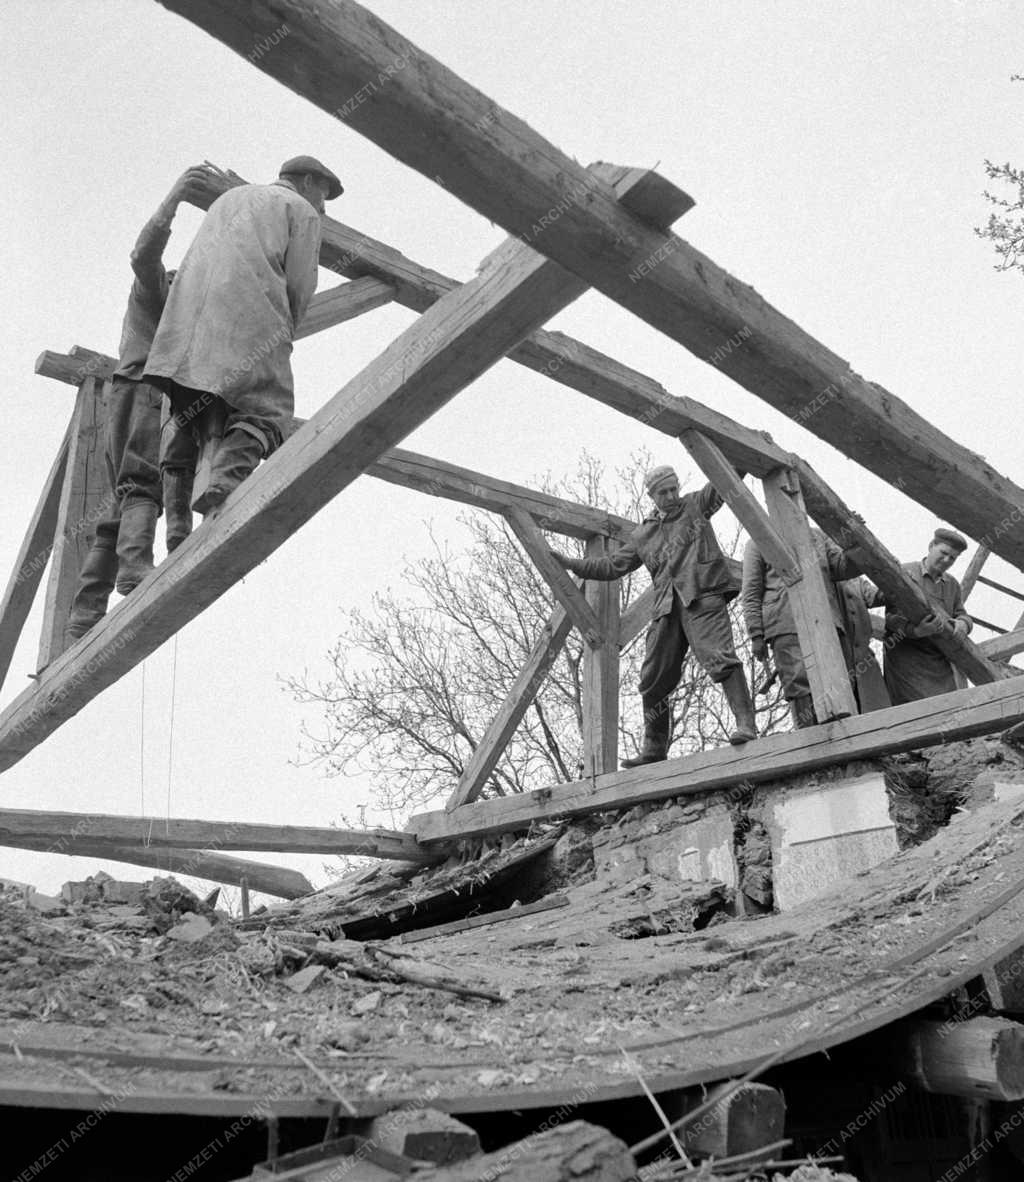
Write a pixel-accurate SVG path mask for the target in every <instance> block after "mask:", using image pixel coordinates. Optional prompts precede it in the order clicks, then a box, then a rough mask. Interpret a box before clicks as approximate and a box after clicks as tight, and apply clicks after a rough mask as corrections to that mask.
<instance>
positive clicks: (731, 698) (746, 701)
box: [722, 668, 757, 746]
mask: <svg viewBox="0 0 1024 1182" xmlns="http://www.w3.org/2000/svg"><path fill="white" fill-rule="evenodd" d="M722 689H723V690H724V691H725V697H726V701H728V703H729V709H730V710H731V711H732V713H733V717H734V718H735V719H736V729H735V730H734V731H733V732H732V734H731V735H730V736H729V742H730V743H732V744H733V745H734V746H739V744H740V743H749V742H750V741H751V739H756V738H757V723H756V722H755V721H754V703H753V702H752V701H751V698H750V688H749V687H748V685H747V679H746V678H745V677H744V676H743V670H742V669H739V668H737V669H731V670H730V671H729V676H728V677H727V678H726V679H725V681H723V682H722Z"/></svg>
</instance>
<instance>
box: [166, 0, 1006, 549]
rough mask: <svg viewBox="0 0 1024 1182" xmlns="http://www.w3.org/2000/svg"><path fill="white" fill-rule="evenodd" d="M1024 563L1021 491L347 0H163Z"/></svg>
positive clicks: (841, 447) (983, 540) (920, 499)
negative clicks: (265, 46) (278, 35)
mask: <svg viewBox="0 0 1024 1182" xmlns="http://www.w3.org/2000/svg"><path fill="white" fill-rule="evenodd" d="M161 2H162V3H163V4H164V6H165V7H167V8H169V9H171V10H172V11H175V12H178V13H180V14H181V15H183V16H185V17H186V18H187V19H189V20H190V21H192V22H193V23H195V24H196V25H198V26H199V27H200V28H202V29H205V30H206V31H207V32H208V33H210V34H211V35H213V36H214V37H216V38H218V39H219V40H221V41H223V42H224V43H225V44H226V45H228V46H229V47H230V48H232V49H233V50H234V51H235V52H236V53H238V54H239V55H241V56H242V57H245V58H247V59H248V60H250V61H252V60H253V58H252V46H253V44H254V41H255V40H258V39H259V38H260V37H269V36H274V34H275V32H276V31H279V29H280V27H281V24H282V22H286V23H287V26H288V33H289V35H288V36H287V37H286V38H283V39H280V40H279V41H278V43H276V45H275V49H274V52H273V53H268V54H264V55H263V56H262V57H260V58H258V59H257V60H256V61H255V65H256V67H257V68H258V69H260V70H262V71H264V72H265V73H267V74H269V75H270V76H271V77H273V78H276V79H277V80H278V81H280V82H282V83H283V84H284V85H285V86H288V87H289V88H290V89H291V90H293V91H295V92H296V93H298V94H300V95H302V96H303V97H305V98H307V99H309V100H310V101H311V102H313V103H315V104H316V105H317V106H319V107H321V108H322V109H323V110H325V111H327V112H328V113H330V114H332V115H334V116H336V117H338V118H341V119H344V120H345V122H346V123H347V124H348V125H349V126H351V127H352V128H353V129H354V130H356V131H358V132H359V133H360V134H362V135H364V136H366V137H367V138H368V139H370V140H372V141H373V142H374V143H376V144H378V145H379V146H380V147H382V148H384V149H385V150H386V151H388V152H390V153H391V155H392V156H394V157H395V158H396V159H398V160H400V161H402V162H403V163H404V164H407V165H408V166H409V167H411V168H414V169H416V170H417V171H418V172H420V173H422V174H423V175H424V176H426V177H429V178H431V179H433V180H436V181H438V182H439V183H440V184H442V185H443V186H444V187H445V188H446V189H447V190H448V191H449V192H450V193H452V194H453V195H454V196H456V197H458V198H459V199H460V200H461V201H464V202H465V203H466V204H467V205H469V206H470V207H471V208H473V209H475V210H476V211H477V212H478V213H481V214H483V215H484V216H485V217H487V218H489V219H491V220H492V221H495V222H497V223H498V224H499V225H501V226H503V227H504V228H505V229H506V230H508V231H509V233H511V234H516V235H520V236H522V237H523V239H524V240H527V241H529V242H530V243H531V245H533V246H534V247H535V248H536V249H537V250H539V251H542V252H543V253H545V254H547V255H548V256H549V257H550V258H552V259H555V260H557V261H558V262H559V263H561V264H562V266H564V267H566V268H568V269H569V270H571V271H573V272H574V273H575V274H577V275H580V276H582V277H583V278H585V279H586V280H587V281H588V283H590V284H591V285H593V286H594V287H595V288H597V289H598V290H599V291H602V292H603V293H604V294H605V295H607V296H609V297H610V298H611V299H613V300H616V301H617V302H619V303H621V304H622V305H623V306H624V307H626V308H628V309H629V310H630V311H631V312H634V313H635V314H636V315H637V316H639V317H640V318H641V319H642V320H645V321H647V322H648V323H649V324H651V325H653V326H654V327H655V328H657V329H659V330H660V331H662V332H664V333H666V334H667V335H668V336H669V337H671V338H672V339H673V340H675V341H678V342H679V343H680V344H681V345H683V346H684V347H685V348H687V349H689V350H690V351H691V352H692V353H693V354H695V356H697V357H698V358H700V359H701V360H704V361H707V362H708V363H709V364H712V365H714V366H715V367H716V368H718V369H720V370H722V372H724V373H727V374H728V375H729V376H730V377H732V378H733V379H734V380H735V381H737V382H739V383H740V385H742V386H744V387H745V388H746V389H748V390H750V391H751V392H752V393H754V394H756V395H757V396H758V397H760V398H763V399H764V400H765V401H767V402H769V403H770V404H771V405H772V406H774V407H776V408H777V409H778V410H780V411H782V412H783V413H785V414H787V415H789V416H790V417H791V418H793V419H794V420H795V421H797V422H798V423H801V424H802V425H804V426H806V427H807V428H808V429H809V430H810V431H812V432H813V433H814V434H816V435H818V436H819V437H820V438H822V439H825V440H827V441H828V442H829V443H831V444H833V445H834V446H835V447H837V448H838V449H839V450H840V451H841V452H843V453H844V454H845V455H847V456H849V457H850V458H852V459H854V460H856V461H858V462H859V463H860V464H862V465H863V466H864V467H866V468H868V469H869V470H870V471H872V472H874V473H875V474H876V475H878V476H880V477H882V478H883V479H885V480H888V481H891V482H892V483H894V484H896V486H897V487H898V488H900V489H901V490H902V491H903V492H905V493H906V494H907V495H908V496H910V497H912V498H913V499H914V500H916V501H918V502H919V503H920V504H922V505H925V506H927V507H928V508H929V509H931V510H932V511H933V512H934V513H937V514H938V515H939V516H940V517H942V518H943V519H945V520H947V521H950V522H953V523H954V524H955V525H957V526H959V527H960V528H961V529H963V530H964V531H965V532H966V533H968V534H969V535H971V536H972V537H974V538H976V539H977V540H978V541H979V542H981V543H982V544H984V545H986V546H988V547H989V548H990V549H991V550H992V551H993V552H994V553H996V554H999V555H1000V556H1001V557H1003V558H1005V559H1007V560H1008V561H1010V562H1012V563H1013V564H1014V565H1016V566H1018V567H1022V568H1024V490H1022V489H1021V488H1019V487H1018V486H1017V485H1015V484H1013V483H1012V482H1011V481H1009V480H1007V479H1006V478H1005V477H1004V476H1002V475H1000V474H999V473H998V472H996V471H995V470H994V469H993V468H992V467H991V466H990V465H989V464H987V463H986V462H985V461H984V459H982V457H980V456H978V455H976V454H975V453H974V452H971V451H969V450H968V449H967V448H965V447H963V446H962V445H960V444H958V443H956V442H955V441H954V440H952V439H950V438H949V437H948V436H947V435H945V434H943V433H942V432H941V431H939V430H938V429H937V428H936V427H935V426H933V425H932V424H931V423H929V422H928V421H927V420H926V419H925V418H923V417H922V416H921V415H919V414H917V413H916V412H915V411H913V410H912V409H911V408H910V407H909V406H907V405H906V404H905V403H903V402H901V401H900V400H899V399H898V398H896V397H895V396H894V395H893V394H891V393H889V392H888V391H887V390H884V389H882V388H881V387H879V386H877V385H875V384H873V383H871V382H869V381H866V380H865V379H864V378H862V377H860V375H859V374H856V373H854V371H853V370H852V369H851V368H850V366H849V365H848V364H847V363H846V362H845V361H844V360H843V359H842V358H841V357H839V356H837V355H836V354H835V353H833V352H832V351H831V350H829V349H827V348H826V347H825V346H824V345H823V344H821V342H819V341H817V340H815V339H814V338H813V337H812V336H811V335H810V334H808V333H806V332H804V331H803V330H802V329H801V328H799V327H798V326H797V325H796V324H794V323H793V322H792V321H791V320H789V319H788V318H787V317H785V316H784V315H783V314H782V313H781V312H779V311H777V310H776V309H775V308H773V307H771V305H769V304H768V303H767V302H766V301H765V300H764V299H762V298H761V296H759V295H758V294H757V292H756V291H754V290H753V289H752V288H750V287H748V286H747V285H746V284H743V283H741V282H740V281H738V280H736V279H734V278H733V277H732V276H730V275H729V274H728V273H727V272H725V271H723V270H722V268H720V267H718V266H716V265H715V263H713V262H712V261H711V259H709V258H707V257H706V256H704V255H702V254H701V253H700V252H699V251H697V250H695V249H694V248H693V247H691V246H690V245H689V244H687V243H685V242H683V241H682V240H680V239H679V238H677V237H675V236H673V235H670V234H666V233H664V232H659V231H657V230H655V229H653V228H652V227H651V226H649V225H648V224H646V223H645V222H644V221H643V220H641V218H639V217H635V216H632V215H630V214H628V213H626V212H625V211H623V210H622V209H621V208H619V207H618V206H617V205H616V203H615V201H614V197H613V194H612V192H611V191H610V189H609V188H608V187H607V186H605V185H603V184H602V183H601V182H600V180H599V179H597V178H596V177H594V176H593V175H592V174H588V172H587V171H586V170H585V169H583V168H582V167H581V166H580V165H579V164H577V163H576V162H575V161H574V160H572V159H571V158H570V157H569V156H567V155H565V153H563V152H561V151H559V150H558V149H557V148H556V147H555V146H554V145H553V144H551V143H549V142H548V141H547V140H545V139H544V138H543V137H542V136H540V135H538V134H537V133H536V132H534V131H533V130H532V129H531V128H530V127H528V126H527V125H526V124H525V123H523V122H522V120H520V119H517V118H516V117H515V116H513V115H512V114H510V113H509V112H508V111H505V110H503V109H502V108H501V107H499V106H498V105H497V104H496V103H494V102H493V101H492V100H490V99H489V98H487V96H486V95H484V94H482V93H481V92H480V91H478V90H477V89H475V88H474V87H473V86H470V85H469V84H468V83H467V82H464V81H463V80H462V79H461V78H459V77H458V75H456V74H455V73H453V72H452V71H451V70H449V69H447V68H446V67H444V66H442V65H441V64H440V63H439V62H438V61H436V60H435V59H434V58H432V57H430V56H429V55H428V54H426V53H424V52H423V51H422V50H420V49H419V48H418V47H417V46H415V45H414V44H412V43H411V42H410V41H408V40H407V39H406V38H404V37H402V36H401V34H399V33H398V32H397V31H396V30H394V29H393V28H391V27H390V26H389V25H387V24H385V23H384V22H383V21H381V20H379V19H378V18H377V17H375V16H374V15H373V14H372V13H370V12H369V11H367V9H365V8H363V7H362V6H361V5H359V4H357V3H355V2H354V0H334V3H332V4H330V5H326V4H323V3H319V2H317V0H161Z"/></svg>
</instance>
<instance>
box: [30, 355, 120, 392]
mask: <svg viewBox="0 0 1024 1182" xmlns="http://www.w3.org/2000/svg"><path fill="white" fill-rule="evenodd" d="M76 347H77V346H76ZM90 352H91V351H90ZM100 356H102V355H101V354H96V353H91V356H90V357H76V356H74V355H73V354H71V355H69V354H66V353H54V352H53V351H52V350H50V349H45V350H44V351H43V352H42V353H40V354H39V356H38V357H37V358H36V364H35V372H36V373H37V374H39V375H40V377H44V378H53V379H54V380H55V381H58V382H66V383H67V384H68V385H70V386H80V385H81V384H82V383H83V382H84V381H85V379H86V378H89V377H95V378H98V379H99V380H100V381H106V380H107V379H108V378H109V377H111V376H112V374H113V372H114V370H115V369H116V368H117V362H116V361H115V360H114V358H113V357H104V358H103V360H102V361H98V360H96V358H98V357H100Z"/></svg>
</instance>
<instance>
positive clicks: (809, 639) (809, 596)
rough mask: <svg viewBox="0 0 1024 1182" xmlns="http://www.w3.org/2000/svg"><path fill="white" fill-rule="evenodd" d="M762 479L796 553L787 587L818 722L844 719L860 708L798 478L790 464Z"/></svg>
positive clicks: (772, 510) (780, 526)
mask: <svg viewBox="0 0 1024 1182" xmlns="http://www.w3.org/2000/svg"><path fill="white" fill-rule="evenodd" d="M763 483H764V493H765V500H766V501H767V503H768V514H769V516H770V517H771V519H772V521H773V522H774V524H775V527H776V529H777V530H778V531H779V533H780V534H781V535H782V537H783V538H784V539H785V542H786V545H787V546H788V548H789V549H790V551H791V552H792V553H793V555H794V557H795V558H796V562H797V567H798V568H799V570H800V574H801V576H802V577H801V578H800V580H799V582H796V583H793V584H791V585H790V586H789V587H788V588H787V591H788V594H789V602H790V606H791V607H792V609H793V618H794V619H795V621H796V630H797V636H798V637H799V640H800V651H801V653H802V654H803V658H804V666H805V667H806V669H807V679H808V681H809V682H810V684H811V697H812V698H813V700H814V712H815V714H817V716H818V720H819V721H820V722H827V721H828V720H829V719H832V718H846V717H847V716H848V715H851V714H856V713H857V703H856V699H855V698H854V695H853V686H852V685H851V684H850V676H849V673H848V672H847V669H846V662H845V661H844V660H843V650H842V648H841V647H840V644H839V638H838V636H837V635H836V626H835V621H834V620H833V618H832V608H831V604H830V601H829V597H828V591H827V590H826V587H825V579H824V577H823V576H822V572H821V565H820V559H819V557H818V551H817V548H816V547H815V545H814V538H813V537H812V536H811V527H810V525H809V524H808V521H807V513H806V510H805V509H804V499H803V495H802V494H801V492H800V481H799V479H798V478H797V475H796V473H795V472H794V471H792V469H790V468H777V469H776V470H775V471H774V472H769V473H768V475H767V476H765V478H764V482H763Z"/></svg>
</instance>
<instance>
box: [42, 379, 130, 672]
mask: <svg viewBox="0 0 1024 1182" xmlns="http://www.w3.org/2000/svg"><path fill="white" fill-rule="evenodd" d="M104 415H105V412H104V391H103V383H101V382H100V381H99V380H98V379H97V378H91V377H90V378H86V379H85V381H84V382H83V383H82V385H81V387H80V389H79V391H78V395H77V397H76V399H75V409H74V412H73V414H72V417H71V433H70V441H69V446H68V458H67V465H66V467H65V471H64V481H63V484H62V487H61V493H60V502H59V505H58V507H57V521H56V523H55V526H54V533H53V551H52V556H51V562H50V575H49V579H48V580H47V584H46V597H45V600H44V605H43V624H42V633H41V636H40V641H39V656H38V666H39V668H40V669H42V668H44V667H45V666H46V665H48V664H50V662H51V661H53V660H54V658H56V657H59V656H60V654H61V653H62V652H63V651H64V649H65V647H66V645H65V642H64V627H65V625H66V624H67V622H68V616H69V614H70V612H71V601H72V600H73V599H74V597H75V590H76V587H77V585H78V575H79V571H80V570H81V569H82V563H83V562H84V561H85V556H86V554H87V553H88V552H89V547H90V546H91V545H92V540H93V538H94V537H95V534H96V526H97V524H98V523H99V521H100V520H101V519H102V518H103V517H104V516H109V515H110V514H111V513H113V511H114V506H115V502H114V492H113V489H112V488H111V487H110V478H109V476H108V473H107V466H106V461H105V459H104V456H103V435H104V426H105V417H104Z"/></svg>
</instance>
